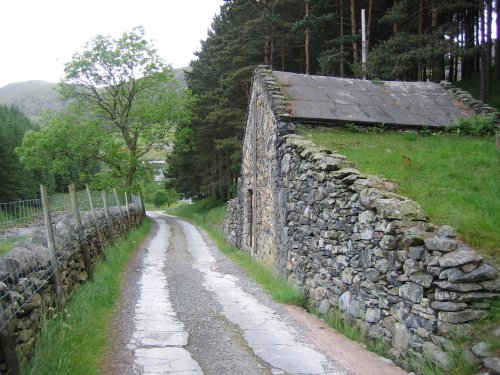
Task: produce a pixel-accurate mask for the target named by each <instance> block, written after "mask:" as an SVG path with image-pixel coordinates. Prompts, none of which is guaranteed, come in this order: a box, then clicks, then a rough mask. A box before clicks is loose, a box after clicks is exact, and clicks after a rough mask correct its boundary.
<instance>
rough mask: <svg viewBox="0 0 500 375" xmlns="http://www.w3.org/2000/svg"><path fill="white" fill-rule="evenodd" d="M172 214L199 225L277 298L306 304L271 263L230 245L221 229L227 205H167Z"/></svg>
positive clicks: (214, 202) (207, 201)
mask: <svg viewBox="0 0 500 375" xmlns="http://www.w3.org/2000/svg"><path fill="white" fill-rule="evenodd" d="M167 212H168V213H169V214H172V215H176V216H180V217H183V218H186V219H189V220H192V221H193V222H194V223H196V224H198V225H199V226H200V227H202V228H203V229H204V230H205V231H206V232H207V233H208V235H209V236H210V237H211V238H212V240H213V241H214V242H215V244H216V245H217V247H218V248H219V249H220V250H221V251H222V252H224V253H225V254H226V255H227V256H228V257H229V258H230V259H231V260H233V261H234V262H235V263H236V264H237V265H238V266H240V267H241V268H242V269H243V270H245V271H246V272H247V273H248V274H249V275H250V276H251V277H252V278H253V279H254V280H255V281H256V282H257V283H259V284H260V285H261V286H262V287H263V288H264V289H265V290H266V291H267V292H268V293H269V295H270V296H271V297H272V298H273V299H274V300H275V301H277V302H280V303H286V304H290V305H297V306H302V307H305V306H306V299H305V297H304V293H303V292H302V291H301V290H300V288H298V287H296V286H294V285H291V284H290V283H288V281H287V279H286V277H285V276H283V275H281V274H279V273H277V272H276V271H274V270H273V269H272V267H271V266H270V265H267V264H265V263H263V262H260V261H258V260H256V259H253V258H252V257H251V256H250V254H248V253H247V252H245V251H241V250H239V249H237V248H235V247H234V246H231V245H230V244H229V243H228V242H227V241H226V240H225V239H224V236H223V235H222V232H221V230H220V228H221V226H222V223H223V221H224V217H225V215H226V205H225V204H224V203H221V202H219V201H217V200H215V199H210V198H209V199H205V200H201V201H198V202H195V203H194V204H189V205H188V204H181V205H178V206H176V207H173V208H169V209H167Z"/></svg>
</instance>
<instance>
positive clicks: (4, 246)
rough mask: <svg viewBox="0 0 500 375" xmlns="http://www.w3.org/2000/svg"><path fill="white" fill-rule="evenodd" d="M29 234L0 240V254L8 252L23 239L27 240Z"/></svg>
mask: <svg viewBox="0 0 500 375" xmlns="http://www.w3.org/2000/svg"><path fill="white" fill-rule="evenodd" d="M26 238H27V236H17V237H12V238H7V239H6V240H0V256H2V255H5V254H7V253H8V252H9V251H11V250H12V249H13V248H14V246H15V245H16V244H17V243H18V242H21V241H23V240H25V239H26Z"/></svg>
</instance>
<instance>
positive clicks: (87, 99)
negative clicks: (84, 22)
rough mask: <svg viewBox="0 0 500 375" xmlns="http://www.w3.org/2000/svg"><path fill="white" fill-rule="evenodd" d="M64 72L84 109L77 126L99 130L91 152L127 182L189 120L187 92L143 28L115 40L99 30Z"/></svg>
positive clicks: (66, 90) (66, 87)
mask: <svg viewBox="0 0 500 375" xmlns="http://www.w3.org/2000/svg"><path fill="white" fill-rule="evenodd" d="M65 73H66V77H65V78H64V80H63V82H62V93H63V95H64V96H65V97H66V98H68V99H73V100H74V101H75V102H76V103H77V107H79V108H84V109H85V110H84V113H83V114H84V115H85V119H83V120H82V121H81V122H79V125H81V126H82V127H85V128H86V130H88V131H89V132H90V133H92V131H91V129H93V130H95V133H94V135H93V136H92V140H89V142H91V143H92V147H90V148H89V150H90V155H88V156H89V157H91V158H94V159H97V160H98V161H100V162H102V163H104V164H105V165H106V166H107V168H108V169H109V170H110V171H111V173H112V175H113V176H117V177H120V178H122V179H123V181H124V185H125V187H129V186H131V185H132V183H133V180H134V177H135V176H136V173H137V172H138V170H139V169H140V165H141V162H140V159H141V157H143V156H144V155H145V154H146V153H147V152H148V151H150V150H151V149H152V148H153V147H155V146H157V145H162V144H164V143H165V142H166V141H167V140H168V138H169V136H170V135H171V133H172V132H173V129H174V127H175V126H176V125H177V124H178V123H182V122H185V121H189V110H188V108H189V99H188V98H189V94H188V93H187V92H186V91H185V90H184V89H183V88H182V87H181V86H180V84H179V83H178V82H176V81H175V79H174V77H173V73H172V70H171V69H170V67H169V66H167V65H166V64H165V63H164V62H163V60H162V59H161V58H160V57H159V55H158V54H157V52H156V50H155V49H154V48H153V47H152V46H151V44H150V43H149V42H148V41H146V40H145V39H144V29H143V28H142V27H136V28H134V29H133V30H132V31H129V32H125V33H124V34H123V35H122V36H121V37H120V38H119V39H116V40H115V39H111V38H110V37H105V36H102V35H98V36H97V37H95V38H94V39H92V40H91V41H90V42H88V43H87V44H86V46H85V49H84V50H83V51H82V52H80V53H76V54H75V55H73V58H72V60H71V61H70V62H68V63H67V64H66V65H65ZM81 112H82V111H80V113H81ZM73 124H74V123H73ZM67 126H69V124H67ZM87 126H88V128H87ZM97 128H99V129H97ZM89 136H90V134H89ZM94 147H95V148H94ZM74 151H75V152H76V153H77V154H78V153H79V152H80V150H74Z"/></svg>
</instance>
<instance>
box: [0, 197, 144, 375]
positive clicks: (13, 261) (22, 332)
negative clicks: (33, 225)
mask: <svg viewBox="0 0 500 375" xmlns="http://www.w3.org/2000/svg"><path fill="white" fill-rule="evenodd" d="M96 211H97V222H98V228H99V232H100V233H101V236H102V238H103V240H104V245H105V246H106V245H108V244H110V243H111V237H110V234H111V233H112V235H113V238H115V239H116V238H119V237H120V236H122V234H123V232H124V230H125V223H126V222H127V223H128V224H129V225H127V228H133V227H136V226H137V225H139V224H140V223H141V222H142V219H143V217H144V212H143V211H142V210H139V209H137V210H136V208H135V207H134V206H133V205H130V206H129V212H130V220H128V219H129V218H128V217H127V214H126V212H124V211H122V213H120V211H119V210H118V209H117V208H110V219H111V223H112V225H111V226H108V222H107V220H106V216H105V214H104V211H103V210H96ZM81 217H82V221H83V226H84V235H77V233H78V230H77V227H76V224H75V221H74V220H73V217H72V215H62V216H60V217H59V218H58V220H57V221H56V222H54V224H53V226H54V236H55V240H56V244H55V247H56V251H57V257H58V259H59V270H60V272H61V276H62V284H63V289H64V295H65V297H66V299H67V298H68V297H70V296H71V295H72V294H73V293H74V291H75V290H76V288H77V286H78V285H80V284H82V283H84V282H85V281H86V280H87V279H88V274H87V272H86V270H85V264H84V260H83V256H82V252H81V248H82V246H83V243H86V244H87V245H88V249H89V252H90V257H91V261H92V264H93V265H95V264H96V263H97V262H98V261H99V260H100V259H101V257H100V256H99V251H100V243H99V240H98V234H97V229H96V226H95V225H94V223H93V220H92V216H91V215H90V214H89V213H86V212H83V213H81ZM110 228H111V229H112V230H111V231H110V230H109V229H110ZM84 238H85V239H86V240H85V239H84ZM49 259H50V258H49V250H48V248H47V239H46V231H45V227H44V226H39V228H37V229H36V230H35V231H34V233H33V234H32V235H31V236H30V238H28V239H26V240H25V241H23V242H21V243H19V244H18V245H17V246H16V248H14V249H13V250H12V251H11V252H9V253H8V254H6V255H5V256H4V257H2V258H1V259H0V260H1V262H0V280H2V282H0V296H1V297H2V309H3V310H2V311H5V313H7V314H8V313H9V311H16V310H18V308H19V307H21V306H22V308H21V309H20V310H19V311H17V313H15V314H14V316H12V314H11V315H10V316H9V318H11V319H10V321H9V323H8V329H9V332H10V334H11V336H12V339H13V341H14V344H15V350H16V353H17V357H18V360H19V361H20V362H22V361H27V360H29V359H30V358H31V357H32V356H33V354H34V350H35V346H36V341H37V338H38V336H39V333H40V330H41V328H42V323H43V319H44V318H45V317H47V316H50V315H51V312H56V311H57V309H56V305H57V298H56V293H55V290H54V289H55V288H54V284H53V281H52V279H50V278H48V277H47V276H48V275H50V274H51V272H50V268H49V267H50V265H49ZM0 373H2V374H4V373H6V366H5V360H4V357H3V353H2V352H1V351H0Z"/></svg>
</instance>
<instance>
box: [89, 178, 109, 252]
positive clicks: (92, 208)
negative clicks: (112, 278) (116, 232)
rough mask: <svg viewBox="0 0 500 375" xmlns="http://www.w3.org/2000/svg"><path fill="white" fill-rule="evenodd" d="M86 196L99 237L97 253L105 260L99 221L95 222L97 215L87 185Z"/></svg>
mask: <svg viewBox="0 0 500 375" xmlns="http://www.w3.org/2000/svg"><path fill="white" fill-rule="evenodd" d="M87 197H88V199H89V204H90V211H92V218H93V219H94V220H93V221H94V226H95V230H96V232H97V238H98V239H99V249H98V250H97V251H98V252H99V254H100V255H101V256H102V259H104V260H106V259H107V258H106V253H105V252H104V241H103V239H102V235H101V231H100V230H99V223H98V222H97V215H96V213H95V209H94V202H93V201H92V194H91V193H90V189H89V187H88V186H87Z"/></svg>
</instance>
